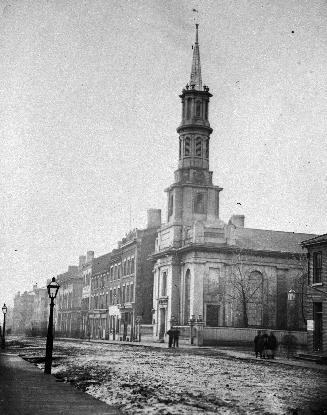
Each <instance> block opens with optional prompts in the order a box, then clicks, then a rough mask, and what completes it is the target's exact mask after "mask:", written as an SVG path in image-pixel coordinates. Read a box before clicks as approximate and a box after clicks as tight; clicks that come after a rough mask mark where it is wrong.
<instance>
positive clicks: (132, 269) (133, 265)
mask: <svg viewBox="0 0 327 415" xmlns="http://www.w3.org/2000/svg"><path fill="white" fill-rule="evenodd" d="M134 272H135V260H134V257H133V258H132V259H131V274H134Z"/></svg>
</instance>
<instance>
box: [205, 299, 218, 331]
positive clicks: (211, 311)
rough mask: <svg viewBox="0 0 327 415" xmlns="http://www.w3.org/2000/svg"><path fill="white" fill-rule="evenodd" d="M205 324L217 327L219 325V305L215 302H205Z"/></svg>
mask: <svg viewBox="0 0 327 415" xmlns="http://www.w3.org/2000/svg"><path fill="white" fill-rule="evenodd" d="M206 326H208V327H218V326H219V305H217V304H207V310H206Z"/></svg>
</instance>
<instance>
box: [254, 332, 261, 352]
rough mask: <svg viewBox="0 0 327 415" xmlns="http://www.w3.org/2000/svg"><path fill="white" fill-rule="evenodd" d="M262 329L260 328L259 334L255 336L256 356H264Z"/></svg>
mask: <svg viewBox="0 0 327 415" xmlns="http://www.w3.org/2000/svg"><path fill="white" fill-rule="evenodd" d="M260 339H261V331H260V330H259V331H258V333H257V335H256V336H255V338H254V352H255V357H258V355H260V357H262V350H263V349H262V348H261V344H260V343H261V342H260Z"/></svg>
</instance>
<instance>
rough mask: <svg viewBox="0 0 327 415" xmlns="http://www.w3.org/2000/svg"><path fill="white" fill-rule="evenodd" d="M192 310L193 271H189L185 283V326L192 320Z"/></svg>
mask: <svg viewBox="0 0 327 415" xmlns="http://www.w3.org/2000/svg"><path fill="white" fill-rule="evenodd" d="M190 309H191V271H190V270H189V269H188V270H187V271H186V274H185V281H184V324H185V325H187V324H188V322H189V320H190Z"/></svg>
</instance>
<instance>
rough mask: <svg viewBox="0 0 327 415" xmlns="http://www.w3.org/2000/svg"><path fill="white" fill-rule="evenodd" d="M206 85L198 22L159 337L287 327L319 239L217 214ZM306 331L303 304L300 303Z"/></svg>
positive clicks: (158, 294)
mask: <svg viewBox="0 0 327 415" xmlns="http://www.w3.org/2000/svg"><path fill="white" fill-rule="evenodd" d="M211 97H212V95H211V94H210V93H209V88H208V87H207V86H202V78H201V69H200V54H199V44H198V25H197V26H196V42H195V45H194V48H193V61H192V69H191V78H190V82H189V84H187V85H186V87H185V88H184V89H183V91H182V94H181V95H180V98H181V101H182V121H181V124H180V125H179V127H178V128H177V132H178V134H179V157H178V159H179V161H178V170H177V171H176V172H175V181H174V183H173V184H172V185H171V186H170V187H169V188H168V189H166V192H167V207H168V208H167V223H166V224H165V225H164V226H162V227H161V228H160V230H159V231H158V237H157V240H156V247H155V253H154V254H153V256H152V259H153V260H155V261H156V262H155V266H154V291H153V312H154V316H153V317H154V323H155V324H154V336H155V337H156V338H158V339H162V338H163V337H164V336H165V333H166V331H167V329H168V328H169V326H170V325H173V324H178V325H187V324H189V323H190V320H191V322H192V323H194V321H193V320H196V323H197V324H198V326H199V327H200V326H201V325H203V324H205V325H207V326H211V327H218V326H227V327H258V328H259V327H260V328H261V327H264V328H268V327H269V328H280V329H285V328H289V320H288V318H287V313H288V303H287V293H288V290H289V289H290V288H291V287H292V286H294V284H299V283H300V281H303V273H304V272H305V270H304V269H303V253H302V250H301V247H300V242H301V241H302V240H303V239H305V238H306V237H307V238H309V237H310V236H313V235H307V234H294V233H287V232H277V231H265V230H258V229H248V228H245V226H244V221H245V218H244V216H243V215H234V216H232V218H231V219H230V221H229V222H228V223H224V222H223V221H222V220H221V219H220V217H219V208H220V206H219V194H220V192H221V191H222V188H221V187H220V186H215V185H214V184H213V183H212V172H211V171H210V170H209V141H210V135H211V133H212V129H211V127H210V123H209V116H208V114H209V101H210V98H211ZM296 306H297V308H296V311H297V315H298V320H297V321H296V322H292V323H294V327H293V326H292V328H293V329H303V328H304V327H305V325H304V324H305V321H304V318H303V314H304V305H303V304H302V303H300V302H298V303H297V304H296Z"/></svg>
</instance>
